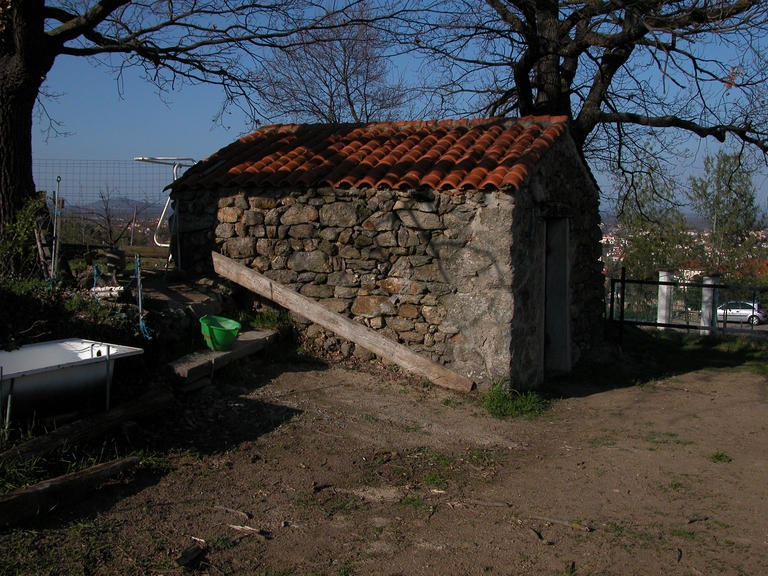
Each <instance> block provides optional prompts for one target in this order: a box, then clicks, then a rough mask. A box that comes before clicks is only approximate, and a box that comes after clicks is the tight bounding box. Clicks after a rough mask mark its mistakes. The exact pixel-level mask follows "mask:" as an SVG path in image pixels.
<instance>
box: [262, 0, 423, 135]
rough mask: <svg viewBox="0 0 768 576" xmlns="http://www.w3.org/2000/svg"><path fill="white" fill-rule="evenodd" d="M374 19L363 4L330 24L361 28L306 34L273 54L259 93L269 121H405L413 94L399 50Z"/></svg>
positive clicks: (345, 27)
mask: <svg viewBox="0 0 768 576" xmlns="http://www.w3.org/2000/svg"><path fill="white" fill-rule="evenodd" d="M372 14H373V12H372V10H371V8H370V6H369V5H368V4H367V3H366V4H362V3H361V4H360V5H358V6H356V7H354V8H352V9H350V10H348V11H347V13H346V14H345V15H343V16H342V15H341V14H335V15H333V16H331V17H329V20H328V23H333V24H342V23H343V21H344V20H349V19H350V18H351V19H353V20H355V21H357V23H353V24H347V25H346V26H341V27H339V28H327V27H326V28H322V29H318V30H306V31H301V32H300V33H299V34H297V36H296V40H297V42H296V41H292V43H291V44H289V45H286V46H280V47H279V48H273V49H272V55H271V57H270V58H268V60H267V61H266V62H265V63H264V66H263V68H262V72H261V73H262V82H261V83H260V84H259V91H258V93H259V96H260V97H261V104H262V105H263V106H264V113H265V115H271V116H276V117H288V118H289V119H290V120H292V121H299V122H300V121H308V120H310V121H315V122H325V123H332V124H335V123H340V122H375V121H387V120H397V119H399V118H400V116H399V115H400V114H402V113H404V112H405V110H404V108H405V105H406V103H407V102H408V101H409V100H410V99H411V96H409V94H412V93H413V90H412V89H411V88H409V87H408V86H407V85H406V83H405V81H404V80H403V77H402V76H403V75H402V73H400V74H398V73H397V72H396V71H395V70H394V66H393V65H392V62H391V61H390V59H389V58H388V56H389V55H390V54H391V53H392V49H393V47H394V45H393V42H392V40H391V39H390V38H389V36H388V35H387V33H386V31H385V30H384V29H382V28H379V27H376V26H373V25H370V24H368V23H367V22H368V21H370V20H371V16H372ZM292 40H293V39H292Z"/></svg>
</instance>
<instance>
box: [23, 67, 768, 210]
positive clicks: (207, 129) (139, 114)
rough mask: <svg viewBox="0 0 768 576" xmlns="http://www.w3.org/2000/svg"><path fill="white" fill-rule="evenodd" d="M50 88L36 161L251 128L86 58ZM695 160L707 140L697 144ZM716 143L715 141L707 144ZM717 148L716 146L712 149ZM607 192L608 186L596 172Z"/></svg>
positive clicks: (159, 150)
mask: <svg viewBox="0 0 768 576" xmlns="http://www.w3.org/2000/svg"><path fill="white" fill-rule="evenodd" d="M46 86H47V88H48V90H49V91H51V92H56V93H61V94H62V96H61V97H60V98H59V99H58V101H48V102H47V103H46V108H47V110H48V113H49V114H50V115H51V116H52V117H53V118H54V119H56V120H57V121H60V122H63V123H64V126H63V127H62V130H65V131H68V132H71V133H72V135H70V136H66V137H62V136H59V137H55V138H49V139H48V140H47V141H46V140H45V135H44V134H42V133H41V128H43V127H44V124H43V123H41V122H39V121H36V123H35V126H34V128H33V134H32V136H33V142H32V145H33V156H34V158H36V159H54V160H58V159H67V160H132V159H133V158H134V157H136V156H181V157H191V158H194V159H196V160H202V159H203V158H205V157H207V156H209V155H211V154H213V153H214V152H216V151H217V150H218V149H220V148H222V147H223V146H226V145H227V144H229V143H230V142H232V141H233V140H235V139H237V138H238V137H239V136H240V135H242V134H243V133H245V132H247V131H249V127H248V124H247V122H246V119H245V117H244V115H243V114H242V113H239V112H238V111H237V110H233V111H232V112H231V114H228V115H227V117H226V119H225V123H226V127H222V126H219V125H214V123H213V117H214V116H215V115H216V113H217V111H218V109H219V104H220V98H221V93H220V91H219V90H218V89H217V88H215V87H211V86H185V87H184V88H183V90H181V91H179V92H174V93H171V94H167V95H166V96H165V97H166V99H167V100H168V103H166V102H164V101H163V100H162V99H161V98H160V97H158V95H157V92H156V89H155V88H154V87H153V86H152V85H151V84H148V83H146V82H144V81H142V80H141V79H140V78H139V77H138V76H137V75H136V74H131V73H130V72H129V73H128V74H127V75H126V77H125V78H124V79H123V83H122V97H121V94H120V90H118V83H117V81H116V79H115V78H114V77H113V76H112V75H111V74H110V72H109V71H108V69H107V68H104V67H99V66H94V65H93V64H92V63H91V62H89V61H88V60H86V59H84V58H78V57H66V56H62V57H59V58H58V59H57V61H56V63H55V64H54V66H53V69H52V70H51V72H50V73H49V74H48V78H47V81H46ZM690 144H691V146H692V147H693V148H694V150H696V149H697V148H698V156H699V159H698V161H697V162H696V163H695V165H700V164H701V156H703V154H704V153H705V152H706V150H707V148H708V144H709V142H708V141H706V142H705V141H701V140H699V139H694V140H692V141H691V143H690ZM712 144H714V142H712ZM711 148H712V150H713V151H714V150H716V147H715V146H711ZM596 177H597V179H598V182H599V183H600V185H601V186H602V187H603V188H604V191H606V190H607V189H608V188H610V183H609V181H608V180H607V179H606V178H604V177H601V175H600V174H596ZM755 186H756V187H757V188H758V190H759V193H758V200H759V202H760V204H761V205H762V206H763V207H765V206H766V202H767V199H766V196H768V184H766V179H765V177H763V176H759V175H758V176H756V177H755Z"/></svg>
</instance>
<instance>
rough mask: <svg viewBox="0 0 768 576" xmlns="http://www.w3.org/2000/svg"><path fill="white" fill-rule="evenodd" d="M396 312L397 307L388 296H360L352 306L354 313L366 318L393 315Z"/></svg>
mask: <svg viewBox="0 0 768 576" xmlns="http://www.w3.org/2000/svg"><path fill="white" fill-rule="evenodd" d="M395 312H396V309H395V305H394V304H393V303H392V302H391V301H390V300H389V298H388V297H387V296H360V297H358V298H356V299H355V301H354V303H353V304H352V313H353V314H354V315H355V316H362V317H364V318H373V317H375V316H382V315H385V314H386V315H393V314H395Z"/></svg>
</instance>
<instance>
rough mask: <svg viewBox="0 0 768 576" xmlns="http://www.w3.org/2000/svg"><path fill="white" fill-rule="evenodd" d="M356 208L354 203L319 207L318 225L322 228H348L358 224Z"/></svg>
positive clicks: (335, 203) (338, 203)
mask: <svg viewBox="0 0 768 576" xmlns="http://www.w3.org/2000/svg"><path fill="white" fill-rule="evenodd" d="M360 220H361V218H360V214H359V213H358V206H357V204H356V203H354V202H334V203H333V204H324V205H323V206H321V207H320V223H321V224H322V225H323V226H339V227H342V228H349V227H352V226H356V225H357V224H359V223H360Z"/></svg>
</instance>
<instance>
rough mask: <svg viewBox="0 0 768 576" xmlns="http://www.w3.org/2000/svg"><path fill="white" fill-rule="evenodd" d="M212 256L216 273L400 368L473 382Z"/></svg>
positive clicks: (451, 382) (459, 383) (459, 387)
mask: <svg viewBox="0 0 768 576" xmlns="http://www.w3.org/2000/svg"><path fill="white" fill-rule="evenodd" d="M212 257H213V268H214V270H215V271H216V273H217V274H220V275H221V276H224V277H225V278H228V279H230V280H232V281H234V282H237V283H238V284H240V285H241V286H244V287H245V288H248V289H249V290H251V291H252V292H256V294H259V295H260V296H263V297H265V298H269V299H270V300H272V301H273V302H275V303H276V304H279V305H280V306H283V307H285V308H288V309H289V310H292V311H293V312H296V313H297V314H300V315H301V316H304V317H305V318H307V319H308V320H311V321H312V322H314V323H316V324H320V326H322V327H323V328H327V329H328V330H331V331H333V332H334V333H336V334H337V335H339V336H341V337H342V338H345V339H347V340H350V341H351V342H354V343H355V344H356V345H359V346H362V347H363V348H366V349H368V350H370V351H371V352H373V353H374V354H377V355H379V356H381V357H382V358H384V359H386V360H389V361H390V362H394V363H395V364H397V365H398V366H400V367H401V368H404V369H405V370H408V371H409V372H413V373H415V374H418V375H419V376H423V377H425V378H427V379H428V380H429V381H430V382H432V383H433V384H435V385H437V386H441V387H443V388H450V389H451V390H456V391H458V392H469V391H470V390H472V389H473V388H474V383H473V382H472V381H471V380H470V379H469V378H465V377H464V376H461V375H460V374H457V373H456V372H454V371H452V370H449V369H448V368H446V367H445V366H443V365H442V364H438V363H436V362H433V361H432V360H429V359H427V358H424V357H423V356H419V355H418V354H416V353H415V352H414V351H413V350H411V349H409V348H407V347H405V346H403V345H402V344H398V343H397V342H394V341H392V340H390V339H389V338H387V337H385V336H382V335H381V334H379V333H378V332H376V331H375V330H372V329H370V328H368V327H367V326H363V325H362V324H358V323H357V322H353V321H352V320H350V319H349V318H346V317H344V316H341V315H340V314H336V313H335V312H331V311H330V310H328V309H327V308H326V307H325V306H323V305H322V304H318V303H317V302H315V301H314V300H311V299H309V298H307V297H305V296H302V295H301V294H299V293H297V292H294V291H293V290H290V289H289V288H286V287H285V286H283V285H282V284H278V283H277V282H273V281H272V280H270V279H269V278H267V277H266V276H264V275H262V274H259V273H258V272H256V271H255V270H252V269H251V268H248V267H246V266H243V265H242V264H239V263H237V262H235V261H234V260H232V259H230V258H227V257H226V256H222V255H221V254H219V253H217V252H213V253H212Z"/></svg>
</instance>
